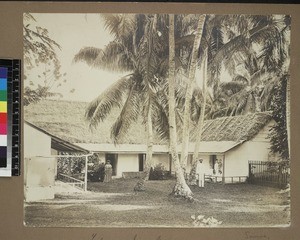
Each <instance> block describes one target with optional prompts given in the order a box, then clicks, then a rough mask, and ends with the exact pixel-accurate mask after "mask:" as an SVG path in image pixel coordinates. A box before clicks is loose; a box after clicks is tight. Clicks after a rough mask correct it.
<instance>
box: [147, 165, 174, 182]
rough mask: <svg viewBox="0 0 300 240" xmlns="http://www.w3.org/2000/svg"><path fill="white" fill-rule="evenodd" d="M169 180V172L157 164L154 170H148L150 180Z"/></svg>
mask: <svg viewBox="0 0 300 240" xmlns="http://www.w3.org/2000/svg"><path fill="white" fill-rule="evenodd" d="M169 178H170V173H169V171H166V170H165V167H164V166H163V165H162V164H161V163H159V164H157V165H156V166H155V167H154V168H151V169H150V175H149V179H150V180H166V179H169Z"/></svg>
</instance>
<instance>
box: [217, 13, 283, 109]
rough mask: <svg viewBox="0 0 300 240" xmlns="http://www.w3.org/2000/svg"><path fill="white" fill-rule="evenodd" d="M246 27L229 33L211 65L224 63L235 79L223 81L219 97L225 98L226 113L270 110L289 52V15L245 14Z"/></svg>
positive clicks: (244, 25)
mask: <svg viewBox="0 0 300 240" xmlns="http://www.w3.org/2000/svg"><path fill="white" fill-rule="evenodd" d="M243 19H244V20H243V22H244V24H242V26H243V29H239V28H236V30H235V32H233V31H229V33H228V32H227V38H229V41H228V42H227V43H226V44H224V45H223V47H222V48H221V49H220V50H219V51H218V53H217V54H216V55H215V57H214V59H213V61H212V65H214V64H220V63H222V64H224V66H225V67H227V69H228V72H229V73H230V74H231V76H232V78H233V81H232V82H228V83H223V84H222V85H221V86H220V88H219V90H218V93H217V95H218V96H216V98H218V97H220V98H221V99H223V100H224V99H226V100H225V105H226V110H225V111H224V109H222V111H221V112H223V114H225V115H237V114H243V113H246V112H251V111H252V112H255V111H261V110H263V111H264V110H268V109H269V107H270V99H271V95H270V93H271V91H272V88H273V87H272V86H274V79H276V78H277V77H276V76H277V75H278V70H279V69H282V66H283V64H284V59H286V57H287V51H286V45H287V44H286V41H287V40H286V37H287V36H286V31H288V22H287V21H286V17H279V16H251V15H250V16H244V17H243ZM229 36H230V37H229Z"/></svg>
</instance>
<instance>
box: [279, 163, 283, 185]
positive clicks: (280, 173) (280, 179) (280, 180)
mask: <svg viewBox="0 0 300 240" xmlns="http://www.w3.org/2000/svg"><path fill="white" fill-rule="evenodd" d="M278 171H279V173H278V175H279V176H278V177H279V187H280V188H281V187H282V185H283V184H282V183H283V181H282V180H283V179H282V177H283V176H282V175H283V174H282V165H279V167H278Z"/></svg>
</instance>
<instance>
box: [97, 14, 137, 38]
mask: <svg viewBox="0 0 300 240" xmlns="http://www.w3.org/2000/svg"><path fill="white" fill-rule="evenodd" d="M101 17H102V18H103V19H104V22H105V24H104V25H105V28H106V29H108V30H109V32H110V34H112V35H113V36H114V37H116V38H118V39H121V38H128V37H130V36H132V34H133V31H135V28H136V21H135V14H101Z"/></svg>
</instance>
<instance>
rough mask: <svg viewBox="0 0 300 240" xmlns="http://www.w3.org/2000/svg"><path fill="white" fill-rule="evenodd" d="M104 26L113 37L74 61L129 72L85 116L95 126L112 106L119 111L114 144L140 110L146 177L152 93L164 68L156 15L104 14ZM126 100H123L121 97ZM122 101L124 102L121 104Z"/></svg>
mask: <svg viewBox="0 0 300 240" xmlns="http://www.w3.org/2000/svg"><path fill="white" fill-rule="evenodd" d="M103 17H104V20H105V26H106V28H107V29H108V30H109V31H110V33H111V34H112V35H113V36H114V40H113V41H111V42H110V43H109V44H108V45H107V46H106V47H105V49H96V48H91V47H86V48H83V49H81V50H80V51H79V53H78V54H76V56H75V58H74V60H75V62H78V61H84V62H86V63H87V64H89V65H91V66H93V67H99V68H102V69H105V70H111V71H119V72H131V73H130V74H129V75H126V76H124V77H123V78H121V79H120V80H119V81H117V82H116V83H115V84H113V85H112V86H111V87H109V88H108V89H107V90H106V91H104V92H103V93H102V94H100V95H99V97H97V98H96V99H95V100H93V101H92V102H91V103H90V105H89V107H88V109H87V111H86V117H87V119H88V120H89V121H90V125H91V126H93V127H96V126H97V124H98V123H99V122H100V121H103V120H104V119H105V118H106V116H107V115H108V114H109V113H110V111H111V109H112V108H113V107H119V108H121V112H120V115H119V117H118V118H117V120H116V122H115V123H114V125H113V127H112V133H111V136H112V138H113V140H114V142H115V143H118V141H119V140H120V139H121V138H122V137H123V136H125V135H126V134H127V131H128V128H129V126H130V125H131V124H132V123H133V122H135V121H136V120H137V118H138V116H139V114H140V113H142V115H143V119H144V123H146V132H147V155H146V166H145V178H144V180H146V179H148V177H149V171H150V167H152V160H151V159H152V147H153V113H152V111H153V109H154V106H155V105H157V104H158V103H157V101H156V100H155V93H156V91H157V89H158V88H159V84H160V79H159V78H160V77H161V76H163V74H164V72H163V71H164V69H161V68H159V61H158V57H157V54H158V52H159V50H160V49H161V47H160V44H161V43H162V42H163V41H158V39H157V38H159V35H157V34H156V32H155V31H156V24H157V17H156V15H141V14H139V15H129V14H126V16H125V15H122V14H117V15H111V14H109V15H106V14H105V15H103ZM124 99H125V100H124ZM123 102H124V103H123Z"/></svg>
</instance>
